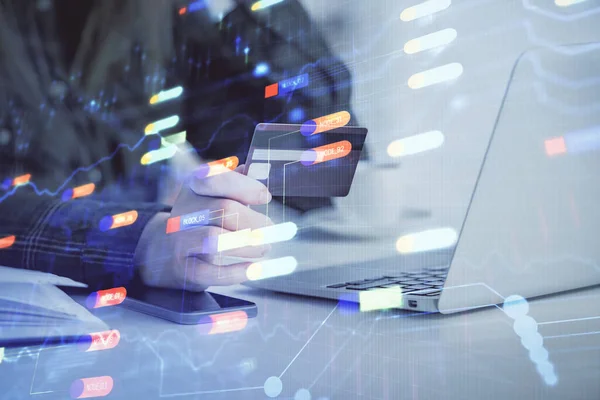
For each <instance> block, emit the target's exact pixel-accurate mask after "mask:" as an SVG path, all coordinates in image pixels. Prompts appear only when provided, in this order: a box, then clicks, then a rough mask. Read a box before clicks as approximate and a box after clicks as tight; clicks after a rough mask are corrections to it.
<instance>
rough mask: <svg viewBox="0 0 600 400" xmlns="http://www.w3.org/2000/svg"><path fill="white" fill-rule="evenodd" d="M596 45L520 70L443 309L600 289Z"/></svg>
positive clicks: (599, 58) (599, 65) (599, 63)
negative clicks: (583, 288) (580, 288)
mask: <svg viewBox="0 0 600 400" xmlns="http://www.w3.org/2000/svg"><path fill="white" fill-rule="evenodd" d="M599 199H600V44H586V45H572V46H561V47H558V48H551V49H539V50H531V51H529V52H526V53H525V54H524V55H523V56H522V57H521V58H520V59H519V61H518V62H517V64H516V66H515V68H514V70H513V74H512V76H511V80H510V83H509V85H508V89H507V92H506V97H505V99H504V102H503V106H502V109H501V111H500V114H499V117H498V121H497V124H496V127H495V130H494V133H493V135H492V139H491V142H490V145H489V148H488V151H487V154H486V158H485V162H484V165H483V167H482V170H481V172H480V176H479V179H478V183H477V185H476V189H475V191H474V194H473V197H472V200H471V204H470V207H469V210H468V212H467V218H466V220H465V223H464V225H463V229H462V232H461V235H460V239H459V242H458V245H457V248H456V252H455V255H454V259H453V262H452V266H451V269H450V274H449V276H448V280H447V282H446V288H445V290H444V293H443V294H442V299H441V302H440V308H441V309H443V310H444V309H445V310H446V311H449V310H455V309H461V308H471V307H478V306H484V305H486V304H496V303H501V302H502V300H503V297H507V296H510V295H513V294H517V295H521V296H524V297H526V296H537V295H542V294H548V293H554V292H558V291H563V290H568V289H573V288H577V287H582V286H588V285H593V284H598V283H600V245H599V243H600V242H599V235H598V229H599V227H600V205H599V204H600V200H599Z"/></svg>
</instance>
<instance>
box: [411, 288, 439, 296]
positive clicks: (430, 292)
mask: <svg viewBox="0 0 600 400" xmlns="http://www.w3.org/2000/svg"><path fill="white" fill-rule="evenodd" d="M437 293H440V291H439V290H437V289H425V290H417V291H416V292H413V293H412V294H413V295H415V296H428V295H435V294H437Z"/></svg>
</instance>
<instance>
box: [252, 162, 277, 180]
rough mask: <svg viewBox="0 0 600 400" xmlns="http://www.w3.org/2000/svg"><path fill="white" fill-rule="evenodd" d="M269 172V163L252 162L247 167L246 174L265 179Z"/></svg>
mask: <svg viewBox="0 0 600 400" xmlns="http://www.w3.org/2000/svg"><path fill="white" fill-rule="evenodd" d="M270 172H271V164H270V163H252V164H250V166H249V167H248V176H249V177H250V178H254V179H258V180H265V179H267V178H268V177H269V173H270Z"/></svg>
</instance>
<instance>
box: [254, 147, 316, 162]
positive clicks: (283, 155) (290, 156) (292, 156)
mask: <svg viewBox="0 0 600 400" xmlns="http://www.w3.org/2000/svg"><path fill="white" fill-rule="evenodd" d="M302 153H304V150H277V149H271V150H269V149H254V152H253V153H252V161H300V158H301V157H302Z"/></svg>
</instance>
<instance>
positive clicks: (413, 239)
mask: <svg viewBox="0 0 600 400" xmlns="http://www.w3.org/2000/svg"><path fill="white" fill-rule="evenodd" d="M457 240H458V234H457V233H456V231H455V230H454V229H452V228H439V229H430V230H427V231H422V232H417V233H412V234H410V235H404V236H401V237H399V238H398V240H397V241H396V250H398V253H401V254H409V253H420V252H424V251H432V250H438V249H446V248H448V247H452V246H454V245H455V244H456V241H457Z"/></svg>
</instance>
